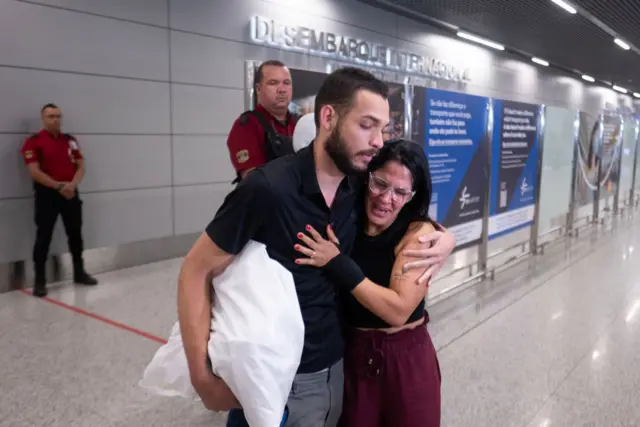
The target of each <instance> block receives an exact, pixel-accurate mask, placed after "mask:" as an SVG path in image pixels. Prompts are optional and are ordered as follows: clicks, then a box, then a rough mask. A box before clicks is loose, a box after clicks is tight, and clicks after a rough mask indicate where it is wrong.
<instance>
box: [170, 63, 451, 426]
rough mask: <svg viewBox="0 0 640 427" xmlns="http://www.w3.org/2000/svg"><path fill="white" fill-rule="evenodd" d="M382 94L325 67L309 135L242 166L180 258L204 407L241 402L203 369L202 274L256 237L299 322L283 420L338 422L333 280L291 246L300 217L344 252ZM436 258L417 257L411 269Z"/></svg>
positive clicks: (375, 143)
mask: <svg viewBox="0 0 640 427" xmlns="http://www.w3.org/2000/svg"><path fill="white" fill-rule="evenodd" d="M387 93H388V89H387V87H386V85H385V84H384V83H383V82H382V81H380V80H378V79H376V78H375V77H374V76H372V75H371V74H369V73H367V72H365V71H363V70H360V69H357V68H343V69H340V70H337V71H335V72H333V73H332V74H331V75H329V76H328V77H327V79H326V80H325V82H324V84H323V85H322V87H321V89H320V91H319V92H318V95H317V97H316V105H315V121H316V126H317V128H318V134H317V138H316V139H315V141H314V142H313V143H312V144H311V145H310V146H308V147H306V148H304V149H302V150H301V151H299V152H298V153H296V154H295V155H293V156H288V157H283V158H280V159H277V160H275V161H273V162H270V163H268V164H267V165H266V166H264V167H262V168H259V169H257V170H256V171H255V172H254V173H251V174H249V175H248V176H247V178H246V179H245V180H243V181H242V182H241V184H240V185H239V186H238V187H237V188H236V189H235V190H234V191H232V192H231V193H230V194H229V195H228V196H227V198H226V199H225V201H224V203H223V205H222V206H221V207H220V209H219V210H218V212H217V214H216V216H215V218H214V219H213V221H212V222H211V223H210V224H209V226H208V227H207V229H206V232H205V233H203V234H202V235H201V236H200V238H199V239H198V241H197V242H196V243H195V245H194V247H193V248H192V249H191V251H190V252H189V254H188V255H187V257H186V258H185V261H184V265H183V267H182V271H181V274H180V280H179V286H178V314H179V321H180V327H181V331H182V338H183V342H184V346H185V351H186V355H187V361H188V364H189V371H190V375H191V381H192V383H193V386H194V388H195V389H196V391H197V392H198V394H199V395H200V397H201V398H202V401H203V403H204V405H205V406H206V407H207V408H209V409H211V410H228V409H230V408H233V407H237V405H238V404H237V401H236V400H235V398H234V396H233V394H232V393H231V392H230V390H229V389H228V387H227V386H226V385H225V384H224V382H223V381H222V380H220V379H219V378H217V377H215V376H214V375H213V374H212V373H211V371H210V369H209V368H208V367H207V341H208V339H209V330H210V322H211V306H210V299H209V298H210V295H209V289H210V287H209V281H208V278H209V277H210V276H211V275H214V276H215V275H217V274H220V272H221V271H222V270H224V268H225V267H226V266H228V265H229V264H230V263H231V262H232V261H233V257H234V255H236V254H238V253H239V252H240V251H241V250H242V249H243V247H244V246H245V245H246V243H247V242H248V241H249V240H255V241H258V242H261V243H264V244H265V245H266V246H267V251H268V253H269V256H270V257H271V258H272V259H274V260H276V261H278V262H280V263H281V264H282V265H283V266H284V267H286V268H287V269H288V270H289V271H291V273H292V274H293V278H294V281H295V284H296V291H297V293H298V300H299V302H300V307H301V311H302V316H303V319H304V323H305V343H304V350H303V354H302V360H301V364H300V367H299V370H298V375H296V378H295V380H294V384H293V387H292V391H291V395H290V398H289V401H288V403H287V406H288V409H289V420H288V422H287V426H289V427H320V426H328V427H334V426H335V425H336V423H337V421H338V418H339V417H340V413H341V409H342V387H343V384H342V380H343V374H342V355H343V347H344V344H343V337H342V328H341V325H340V318H339V314H338V306H337V303H336V295H335V291H334V286H333V284H332V283H331V282H330V281H329V280H328V279H327V277H326V276H325V275H324V274H323V272H322V270H321V269H313V268H308V267H305V266H300V265H297V264H296V263H295V261H294V260H295V258H296V257H297V254H296V252H295V250H294V245H295V244H296V243H297V241H298V239H297V237H296V234H297V233H298V232H299V231H300V230H302V229H303V228H304V227H305V225H307V224H310V225H311V226H313V227H315V228H316V230H325V229H326V225H327V224H330V225H331V226H332V228H333V230H334V232H335V233H336V235H337V237H338V239H339V240H340V242H341V248H342V250H344V251H347V252H348V251H350V249H351V246H352V244H353V240H354V237H355V232H356V220H357V211H356V208H357V201H358V197H357V194H358V192H359V190H360V185H361V184H360V181H359V180H358V179H357V178H356V177H354V175H355V174H357V173H358V172H362V171H365V170H366V167H367V165H368V163H369V161H370V160H371V158H372V157H373V156H374V155H375V154H376V152H377V151H378V150H379V149H380V148H381V147H382V144H383V140H382V131H383V129H384V128H385V126H386V125H387V123H388V121H389V105H388V102H387ZM443 235H444V236H445V238H442V239H440V242H438V243H437V244H436V252H438V256H437V257H436V260H435V262H436V263H441V262H442V260H443V259H444V258H445V257H446V256H447V255H448V254H449V253H450V252H451V250H452V249H453V242H454V239H453V237H452V236H451V235H450V233H444V234H443ZM433 262H434V261H433V260H425V261H421V262H419V263H418V264H419V265H418V267H419V268H424V267H425V266H427V264H433ZM283 333H286V331H283ZM242 418H243V417H242V413H241V412H240V411H232V412H231V413H230V418H229V421H228V424H227V425H228V426H242V425H245V426H246V422H244V420H243V419H242ZM243 423H244V424H243Z"/></svg>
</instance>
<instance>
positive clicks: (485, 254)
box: [478, 99, 494, 273]
mask: <svg viewBox="0 0 640 427" xmlns="http://www.w3.org/2000/svg"><path fill="white" fill-rule="evenodd" d="M486 123H487V127H486V133H485V141H484V142H485V149H486V150H487V152H486V153H485V155H486V156H487V157H486V163H485V174H484V177H483V179H484V180H485V182H486V183H487V185H486V188H485V192H484V207H483V208H484V215H483V217H482V238H481V240H480V245H479V246H478V269H479V270H480V271H482V272H485V273H486V271H487V261H488V259H489V206H491V156H492V152H493V144H494V141H493V127H494V123H493V99H488V101H487V121H486Z"/></svg>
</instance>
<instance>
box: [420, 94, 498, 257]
mask: <svg viewBox="0 0 640 427" xmlns="http://www.w3.org/2000/svg"><path fill="white" fill-rule="evenodd" d="M414 90H415V91H416V92H415V94H414V102H413V106H414V109H417V110H418V111H414V113H417V114H414V115H413V117H414V129H416V128H417V129H418V135H415V136H414V138H415V139H416V140H418V141H422V142H424V149H425V152H426V154H427V157H428V159H429V167H430V169H431V180H432V183H433V195H432V200H431V208H430V212H429V214H430V216H431V218H432V219H434V220H436V221H438V222H439V223H440V224H442V225H444V226H445V227H446V228H447V229H449V231H451V232H452V233H453V234H454V235H455V236H456V241H457V244H458V249H460V248H462V247H466V246H471V245H474V244H477V243H478V242H479V241H480V239H481V237H482V218H483V216H484V213H485V206H486V203H485V201H486V194H487V186H488V177H489V165H488V161H487V159H488V156H487V149H488V141H489V135H487V121H488V118H489V100H488V99H487V98H484V97H480V96H473V95H466V94H463V93H455V92H448V91H444V90H438V89H424V88H415V89H414ZM419 110H421V112H420V111H419ZM415 121H419V123H417V124H416V123H415ZM416 125H417V126H416Z"/></svg>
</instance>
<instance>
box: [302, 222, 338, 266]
mask: <svg viewBox="0 0 640 427" xmlns="http://www.w3.org/2000/svg"><path fill="white" fill-rule="evenodd" d="M305 228H306V229H307V232H308V233H309V235H310V236H311V237H309V236H307V235H306V234H304V233H298V239H300V240H301V241H302V244H297V245H295V246H294V248H295V250H296V251H298V252H300V253H301V254H303V255H306V256H307V258H298V259H296V264H300V265H312V266H314V267H323V266H324V265H325V264H327V263H328V262H329V261H331V260H332V259H333V258H335V257H336V256H338V255H340V249H339V246H340V242H339V241H338V238H337V237H336V235H335V233H334V232H333V229H332V228H331V226H330V225H327V236H328V237H329V240H326V239H325V238H323V237H322V236H321V235H320V233H318V232H317V231H316V230H315V229H314V228H313V227H312V226H310V225H307V226H306V227H305Z"/></svg>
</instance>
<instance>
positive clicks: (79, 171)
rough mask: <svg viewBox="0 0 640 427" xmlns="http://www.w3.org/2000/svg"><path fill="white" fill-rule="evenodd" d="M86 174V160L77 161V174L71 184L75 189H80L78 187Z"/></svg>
mask: <svg viewBox="0 0 640 427" xmlns="http://www.w3.org/2000/svg"><path fill="white" fill-rule="evenodd" d="M84 172H85V167H84V159H77V160H76V174H75V175H74V176H73V179H72V180H71V182H70V183H69V184H71V185H72V186H73V188H74V189H76V188H78V185H80V183H81V182H82V179H83V178H84Z"/></svg>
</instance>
